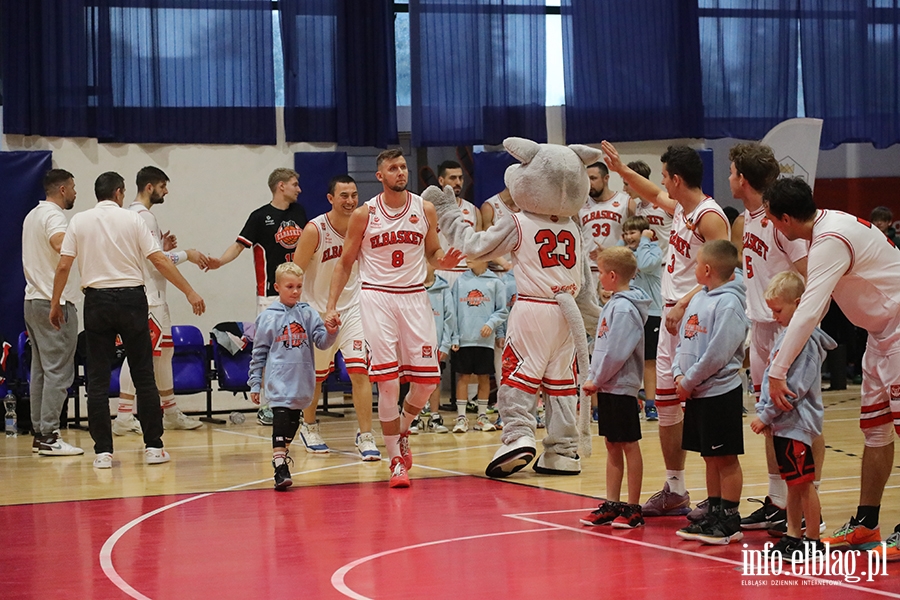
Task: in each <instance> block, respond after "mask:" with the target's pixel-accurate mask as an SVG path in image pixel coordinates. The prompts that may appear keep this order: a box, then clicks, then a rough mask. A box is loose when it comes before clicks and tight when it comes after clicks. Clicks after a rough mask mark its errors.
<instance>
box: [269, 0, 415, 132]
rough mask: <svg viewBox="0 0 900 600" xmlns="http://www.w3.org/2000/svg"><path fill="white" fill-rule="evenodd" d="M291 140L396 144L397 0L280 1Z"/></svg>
mask: <svg viewBox="0 0 900 600" xmlns="http://www.w3.org/2000/svg"><path fill="white" fill-rule="evenodd" d="M278 10H279V16H280V18H281V40H282V46H283V48H284V71H285V80H284V88H285V89H284V104H285V107H284V128H285V135H286V137H287V141H289V142H300V141H305V142H337V143H338V144H340V145H344V146H377V147H380V148H384V147H386V146H387V145H388V144H396V143H397V101H396V92H395V88H396V75H395V67H394V54H395V51H394V8H393V3H392V2H391V0H366V1H365V2H359V1H356V2H354V1H353V0H280V1H279V3H278Z"/></svg>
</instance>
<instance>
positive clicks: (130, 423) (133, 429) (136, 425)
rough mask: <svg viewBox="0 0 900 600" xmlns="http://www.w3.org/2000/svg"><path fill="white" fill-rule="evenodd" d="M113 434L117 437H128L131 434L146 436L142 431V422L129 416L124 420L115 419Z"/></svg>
mask: <svg viewBox="0 0 900 600" xmlns="http://www.w3.org/2000/svg"><path fill="white" fill-rule="evenodd" d="M112 432H113V433H114V434H116V435H127V434H129V433H136V434H137V435H144V430H143V429H141V422H140V421H138V420H137V419H135V418H134V415H128V416H127V417H126V418H124V419H120V418H118V417H116V418H115V419H113V422H112Z"/></svg>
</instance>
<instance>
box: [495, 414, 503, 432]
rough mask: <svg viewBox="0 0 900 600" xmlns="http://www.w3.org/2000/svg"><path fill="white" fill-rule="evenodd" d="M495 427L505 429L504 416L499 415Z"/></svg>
mask: <svg viewBox="0 0 900 600" xmlns="http://www.w3.org/2000/svg"><path fill="white" fill-rule="evenodd" d="M494 427H496V428H497V429H503V417H501V416H500V415H497V420H496V421H494Z"/></svg>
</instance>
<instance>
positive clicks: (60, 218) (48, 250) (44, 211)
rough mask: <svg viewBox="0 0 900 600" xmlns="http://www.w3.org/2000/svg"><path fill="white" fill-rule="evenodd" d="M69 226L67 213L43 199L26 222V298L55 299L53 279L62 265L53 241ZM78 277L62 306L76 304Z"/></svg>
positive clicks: (65, 292) (69, 285) (68, 287)
mask: <svg viewBox="0 0 900 600" xmlns="http://www.w3.org/2000/svg"><path fill="white" fill-rule="evenodd" d="M68 225H69V223H68V221H66V217H65V215H64V214H63V210H62V209H61V208H60V207H59V206H57V205H56V204H54V203H53V202H48V201H46V200H43V201H41V202H38V205H37V206H35V207H34V208H32V209H31V211H30V212H29V213H28V215H27V216H26V217H25V222H24V223H22V268H23V270H24V271H25V299H26V300H48V301H49V300H50V298H52V297H53V278H54V277H55V276H56V266H57V265H58V264H59V254H57V252H56V250H54V249H53V246H51V245H50V238H51V237H53V236H54V235H56V234H57V233H65V232H66V227H68ZM75 300H76V289H75V278H73V277H70V278H69V280H68V281H67V282H66V287H65V289H64V290H63V294H62V298H61V299H60V303H62V304H65V303H66V302H73V303H74V302H75Z"/></svg>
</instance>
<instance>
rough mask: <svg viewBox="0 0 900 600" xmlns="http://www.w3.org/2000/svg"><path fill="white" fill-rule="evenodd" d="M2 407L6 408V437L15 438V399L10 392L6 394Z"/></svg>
mask: <svg viewBox="0 0 900 600" xmlns="http://www.w3.org/2000/svg"><path fill="white" fill-rule="evenodd" d="M3 406H4V407H5V408H6V437H16V435H17V433H18V432H17V430H16V397H15V395H14V394H13V393H12V392H9V393H8V394H6V398H4V399H3Z"/></svg>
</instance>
